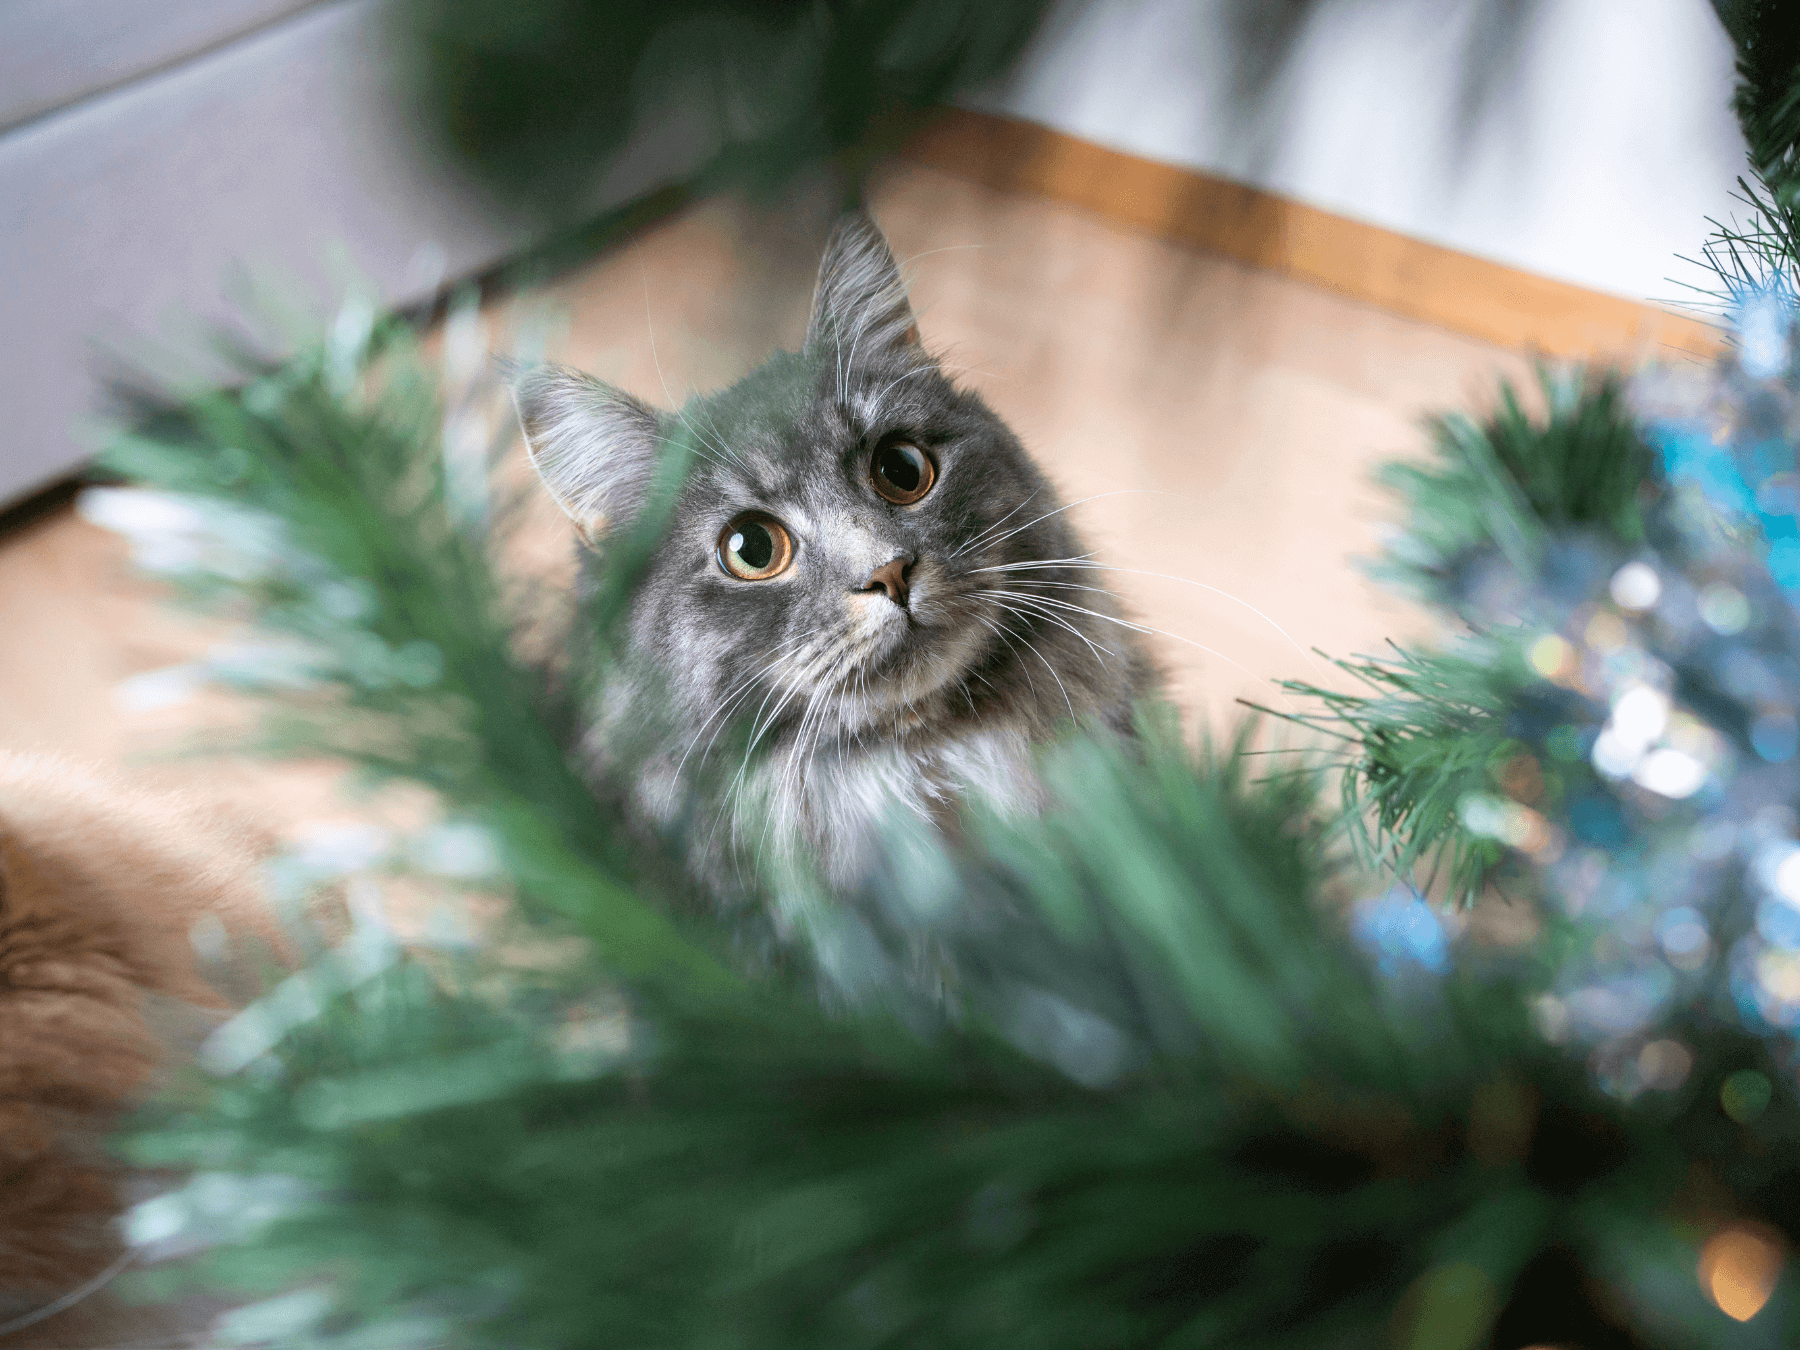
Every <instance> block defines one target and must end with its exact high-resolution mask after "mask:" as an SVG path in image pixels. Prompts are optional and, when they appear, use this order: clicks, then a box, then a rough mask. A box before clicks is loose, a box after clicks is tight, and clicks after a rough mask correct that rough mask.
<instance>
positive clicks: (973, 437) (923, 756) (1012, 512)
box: [512, 212, 1159, 891]
mask: <svg viewBox="0 0 1800 1350" xmlns="http://www.w3.org/2000/svg"><path fill="white" fill-rule="evenodd" d="M512 383H513V394H514V398H515V402H516V405H517V408H518V412H519V417H520V422H521V426H522V429H523V431H524V436H525V442H526V449H527V453H528V454H529V456H530V458H531V461H532V463H533V464H534V465H535V466H536V468H537V471H538V474H539V476H540V478H541V479H542V482H543V484H544V486H545V487H546V488H547V490H548V491H549V493H550V495H551V496H552V497H553V498H554V499H555V500H556V502H557V504H558V505H559V506H560V507H561V508H562V510H563V511H564V513H565V514H566V515H567V516H568V517H569V518H570V519H571V520H572V521H573V522H574V524H575V526H576V531H577V534H578V536H579V537H580V539H581V541H582V550H583V553H584V556H585V558H586V563H585V566H586V568H587V569H589V571H590V572H591V571H592V570H593V569H596V568H597V567H598V566H599V564H600V559H601V555H602V553H603V550H604V544H605V540H606V539H607V537H608V536H609V534H610V533H611V532H614V531H618V530H620V529H622V528H624V527H626V526H628V525H630V524H631V523H632V522H633V521H634V520H635V519H636V518H637V517H638V515H639V513H640V512H642V511H643V510H644V508H645V505H646V502H647V500H648V499H649V496H650V493H651V491H652V485H653V483H655V482H656V481H657V475H658V471H659V466H661V465H663V464H664V463H666V461H667V458H668V457H669V456H670V455H671V454H672V453H673V449H672V447H674V446H675V445H676V443H677V442H678V441H685V443H686V444H687V445H688V446H689V447H691V454H692V456H693V458H692V461H691V467H690V469H689V472H688V474H687V476H686V478H685V479H684V480H683V481H682V482H681V485H680V487H679V490H678V495H677V497H676V500H675V504H674V507H673V511H672V514H671V516H670V519H669V523H668V527H667V531H666V533H665V534H664V535H663V537H662V539H661V542H660V543H659V544H658V546H657V547H656V549H655V551H654V553H653V555H652V556H651V557H650V559H649V562H648V564H647V566H646V568H645V570H644V572H643V574H642V577H641V580H640V581H639V583H638V585H637V589H636V591H635V594H634V597H633V599H632V601H631V606H630V610H629V617H628V624H627V628H628V633H629V642H630V647H631V651H630V653H629V659H628V660H627V661H626V663H625V671H624V672H622V673H621V674H620V675H619V676H616V677H615V678H614V681H613V684H612V687H611V689H610V690H609V691H608V694H607V696H606V699H605V706H604V709H603V710H602V711H600V712H599V713H597V715H596V723H595V727H594V730H593V731H592V732H591V733H590V737H589V753H590V755H591V756H592V757H593V758H594V760H595V761H596V762H604V761H605V760H606V759H607V756H608V747H609V746H613V745H616V744H618V743H619V741H620V739H621V737H623V736H624V734H625V733H626V732H627V731H628V730H629V729H630V728H633V727H640V726H642V725H644V719H645V717H646V716H647V713H646V709H647V708H648V707H649V706H650V705H651V704H652V703H656V702H660V704H661V705H662V707H663V708H664V710H665V711H664V717H665V718H666V720H665V721H664V722H663V723H661V724H660V725H661V726H662V728H663V732H662V733H659V734H666V740H664V741H663V743H662V744H661V745H660V746H657V747H654V748H653V752H652V753H651V755H650V758H649V761H648V763H647V764H644V765H641V766H639V767H638V768H637V774H636V781H637V785H638V786H637V789H636V796H637V806H638V809H640V810H641V811H643V812H644V813H645V814H646V815H647V816H648V817H649V819H650V820H651V821H652V822H654V823H656V824H658V825H661V826H664V827H669V826H672V825H675V824H678V823H681V822H685V823H686V825H687V834H688V837H689V840H690V849H691V855H690V862H691V864H692V865H693V866H694V868H695V869H696V870H697V871H699V872H701V873H702V874H704V875H706V876H708V877H709V878H710V879H711V881H712V882H713V883H714V884H723V880H724V879H723V877H722V876H721V869H724V870H725V871H729V870H730V869H731V868H732V867H734V866H742V865H744V862H745V859H746V857H747V856H753V857H757V858H763V857H764V856H765V855H767V856H769V857H773V858H774V859H775V860H776V861H777V862H781V861H783V860H785V861H787V862H794V861H797V860H798V861H805V860H809V859H810V860H814V861H816V863H817V865H818V867H819V869H820V872H821V873H822V875H823V878H824V880H825V882H826V884H827V885H828V886H829V887H831V888H834V889H836V890H839V891H844V890H851V889H854V888H855V887H856V886H857V885H858V884H860V882H861V881H862V880H863V879H864V878H865V877H866V876H867V874H868V872H869V869H870V868H871V867H872V866H873V865H874V864H875V862H876V860H877V857H878V855H879V853H880V850H881V847H882V840H883V837H884V836H886V835H891V834H892V833H893V830H892V827H893V826H894V825H895V824H896V823H897V822H911V823H914V824H917V823H925V824H929V825H932V826H936V827H943V826H946V825H949V824H950V823H951V822H952V821H953V819H954V816H955V813H956V810H957V807H958V804H959V803H960V802H962V801H964V800H966V799H967V798H968V797H969V796H970V795H972V794H973V795H978V796H980V797H981V798H983V799H984V800H986V801H987V802H988V803H989V804H991V805H993V806H994V807H996V808H997V809H999V810H1001V811H1031V810H1035V809H1037V808H1038V807H1040V806H1041V804H1042V803H1041V796H1042V793H1041V790H1040V789H1039V787H1038V786H1037V780H1036V778H1035V776H1034V772H1033V767H1034V757H1035V752H1036V751H1037V750H1038V748H1039V747H1041V746H1043V745H1045V744H1046V743H1047V742H1050V741H1051V740H1053V739H1054V738H1056V737H1058V736H1059V735H1061V734H1063V733H1064V732H1066V731H1067V730H1068V729H1069V728H1070V727H1071V726H1080V727H1082V728H1085V729H1088V730H1090V731H1095V732H1099V733H1103V734H1112V735H1118V736H1126V737H1129V736H1131V735H1132V734H1133V728H1134V708H1135V707H1136V705H1138V704H1139V703H1140V702H1141V701H1142V700H1144V699H1146V698H1147V697H1149V696H1151V695H1152V694H1154V693H1155V692H1156V691H1157V688H1158V685H1159V676H1158V673H1157V671H1156V670H1155V668H1154V667H1153V665H1152V663H1151V661H1150V660H1149V658H1148V656H1147V655H1146V653H1145V652H1144V650H1143V648H1142V646H1141V645H1140V643H1139V642H1138V640H1137V629H1136V628H1135V627H1134V626H1133V625H1131V624H1130V623H1129V622H1128V621H1127V620H1125V619H1124V618H1123V617H1122V615H1121V612H1120V607H1119V605H1118V602H1117V601H1116V600H1115V599H1114V598H1113V596H1112V595H1111V594H1110V592H1108V591H1107V589H1106V588H1105V587H1103V586H1101V585H1099V584H1098V583H1097V582H1096V580H1095V576H1096V573H1095V570H1094V568H1093V566H1092V565H1091V564H1088V563H1086V559H1087V557H1088V556H1089V555H1088V552H1087V550H1086V549H1085V548H1084V547H1083V546H1082V544H1081V542H1080V540H1079V538H1078V537H1077V535H1076V532H1075V529H1074V527H1073V525H1072V524H1071V523H1070V521H1069V518H1068V514H1067V511H1068V508H1067V507H1066V506H1065V505H1064V504H1063V503H1062V502H1061V501H1060V500H1059V498H1058V496H1057V494H1056V491H1055V489H1054V488H1052V486H1051V485H1050V483H1049V481H1048V480H1047V479H1046V478H1045V476H1044V475H1043V473H1042V472H1041V471H1040V470H1039V469H1038V468H1037V466H1036V465H1035V464H1034V463H1033V462H1032V460H1031V459H1030V457H1029V456H1028V455H1027V453H1026V452H1025V450H1024V448H1023V447H1022V446H1021V444H1020V442H1019V440H1018V438H1017V437H1016V436H1015V435H1014V434H1013V433H1012V432H1011V431H1010V430H1009V429H1008V428H1007V426H1006V425H1005V423H1004V422H1002V421H1001V419H1000V418H999V417H998V416H997V415H996V414H995V413H994V412H993V411H992V410H991V409H990V408H989V407H988V406H987V404H986V403H984V402H983V401H982V399H981V398H980V397H979V396H978V395H976V394H974V393H972V392H970V391H968V390H965V389H959V388H958V387H957V386H956V385H954V384H953V383H952V382H951V380H950V378H949V377H948V376H947V375H946V374H945V372H944V370H943V368H942V366H941V365H940V364H939V362H938V361H936V360H934V359H933V358H932V357H931V356H930V355H929V354H928V353H927V352H926V350H925V349H924V347H923V346H922V345H921V342H920V338H919V332H918V326H917V323H916V320H915V318H914V315H913V311H912V308H911V305H910V303H909V301H908V299H907V296H906V291H905V287H904V285H903V283H902V279H901V275H900V272H899V269H898V267H897V266H896V264H895V261H894V257H893V254H892V252H891V251H890V249H889V247H888V244H887V242H886V240H885V239H884V237H883V236H882V234H881V232H880V230H879V229H878V228H877V227H876V226H875V224H874V222H873V221H872V220H871V219H870V218H869V217H868V216H867V215H866V214H865V213H862V212H853V213H850V214H848V215H846V216H845V217H843V218H842V219H841V220H840V221H839V222H838V224H837V226H836V228H835V229H834V231H833V233H832V236H831V238H830V240H829V242H828V244H827V246H826V251H825V254H824V257H823V259H822V261H821V263H820V267H819V273H818V281H817V285H816V287H815V291H814V296H813V305H812V313H811V318H810V320H809V323H808V327H807V332H806V338H805V342H804V345H803V347H802V349H801V350H800V351H799V352H798V353H792V352H781V353H778V354H776V355H775V356H774V357H773V358H772V359H770V360H769V361H768V362H767V363H765V364H764V365H763V366H761V367H760V368H759V369H757V370H755V371H754V372H752V373H751V374H750V375H748V376H746V377H745V378H744V379H742V380H741V381H739V382H738V383H737V384H736V385H734V386H732V387H731V388H729V389H726V390H725V391H723V392H722V393H718V394H714V395H712V396H710V397H703V398H696V399H694V400H691V401H690V402H689V403H688V405H687V406H686V407H684V408H683V409H682V410H680V411H679V412H676V413H666V412H659V411H656V410H654V409H652V408H650V407H648V406H646V405H645V404H644V403H642V402H640V401H639V400H637V399H635V398H633V397H632V396H630V395H628V394H626V393H624V392H622V391H621V390H618V389H616V388H613V387H611V386H609V385H607V384H604V383H602V382H601V381H599V380H596V379H593V378H591V377H589V376H587V375H584V374H581V373H579V372H576V371H574V370H571V369H568V368H566V367H562V366H558V365H554V364H546V365H541V366H537V367H534V368H531V369H529V370H526V371H524V372H522V373H518V374H516V375H515V377H514V379H513V382H512ZM731 722H738V723H742V724H744V725H747V726H748V728H749V731H748V733H747V734H748V739H749V742H750V744H749V747H748V749H747V750H745V751H744V753H743V754H742V756H741V757H740V756H738V755H736V754H734V755H732V756H731V759H730V762H728V763H727V764H726V765H725V766H724V769H723V771H722V772H720V773H719V774H718V775H717V778H718V782H717V784H716V785H715V786H714V788H713V790H712V792H711V793H710V794H709V793H708V792H707V791H705V790H704V788H703V787H702V784H703V781H704V779H705V774H704V773H703V772H702V770H701V768H700V766H701V765H702V764H703V763H705V762H706V761H707V760H708V758H709V756H710V754H711V752H712V750H713V748H714V747H715V746H718V745H720V744H723V743H729V738H727V737H725V736H722V735H721V729H722V728H723V727H724V726H725V725H726V724H727V723H731ZM721 841H722V842H721ZM725 855H729V858H726V857H725ZM765 860H766V859H765Z"/></svg>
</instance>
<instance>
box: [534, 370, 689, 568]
mask: <svg viewBox="0 0 1800 1350" xmlns="http://www.w3.org/2000/svg"><path fill="white" fill-rule="evenodd" d="M511 387H512V396H513V404H514V406H515V407H517V408H518V410H519V425H520V427H521V428H522V429H523V430H524V432H525V450H526V453H527V454H529V455H530V457H531V463H532V467H533V468H535V469H536V470H537V472H538V477H539V478H541V479H542V480H543V482H544V486H545V487H546V488H547V489H548V490H549V492H550V496H551V497H552V498H553V499H554V500H555V502H556V504H557V505H558V506H560V507H561V508H562V509H563V514H565V515H566V516H568V518H569V519H570V520H571V521H573V522H574V523H575V528H576V530H577V531H579V532H580V534H581V537H582V538H583V539H584V540H585V541H587V542H588V543H589V544H595V543H598V542H599V540H600V538H601V536H602V535H604V534H605V533H606V532H607V531H608V530H611V529H616V528H618V527H619V526H621V525H625V524H627V523H629V522H630V521H631V519H632V518H633V517H634V516H636V515H637V513H638V511H639V510H641V509H642V507H643V505H644V496H645V494H646V493H647V492H648V491H649V489H650V482H651V479H652V478H653V477H654V476H655V473H656V459H657V449H658V446H659V445H660V444H661V440H662V429H661V426H660V424H659V423H658V421H657V417H656V413H655V412H654V411H653V410H651V409H650V408H647V407H645V406H644V405H643V404H642V403H640V402H638V401H637V400H636V399H634V398H633V397H631V395H630V394H627V393H625V392H624V391H623V390H621V389H615V388H613V387H612V386H611V385H610V384H606V383H604V382H602V381H600V380H596V379H594V378H593V377H592V376H591V375H583V374H582V373H581V372H580V371H578V370H571V369H569V367H567V366H559V365H555V364H551V363H546V364H544V365H540V366H532V367H530V368H528V369H526V370H523V371H520V372H519V373H518V374H516V375H514V376H513V377H512V379H511Z"/></svg>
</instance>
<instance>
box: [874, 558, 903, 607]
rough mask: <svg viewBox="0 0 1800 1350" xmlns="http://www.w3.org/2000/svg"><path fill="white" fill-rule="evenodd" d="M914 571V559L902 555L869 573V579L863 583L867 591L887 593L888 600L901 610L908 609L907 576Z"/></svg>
mask: <svg viewBox="0 0 1800 1350" xmlns="http://www.w3.org/2000/svg"><path fill="white" fill-rule="evenodd" d="M910 571H912V559H911V558H909V557H907V556H906V555H905V554H901V555H900V556H899V557H898V558H895V559H894V560H893V561H892V562H885V563H883V564H882V565H881V566H880V567H877V568H876V569H875V570H874V571H873V572H871V573H869V579H868V580H867V581H866V582H864V583H863V589H864V590H865V591H886V592H887V597H888V599H890V600H892V601H893V602H894V603H895V604H896V605H898V606H900V608H901V609H905V608H906V596H907V588H906V574H907V573H908V572H910Z"/></svg>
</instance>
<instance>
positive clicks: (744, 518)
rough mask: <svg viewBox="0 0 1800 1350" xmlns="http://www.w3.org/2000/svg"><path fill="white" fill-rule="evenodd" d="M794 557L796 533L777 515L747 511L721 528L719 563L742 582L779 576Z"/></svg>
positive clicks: (765, 579)
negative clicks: (776, 516) (794, 534)
mask: <svg viewBox="0 0 1800 1350" xmlns="http://www.w3.org/2000/svg"><path fill="white" fill-rule="evenodd" d="M793 560H794V540H793V536H792V535H790V534H789V533H788V532H787V527H786V526H785V525H783V524H782V523H781V522H780V521H779V520H777V519H775V517H774V516H766V515H764V514H763V513H762V512H761V511H746V512H744V514H743V515H741V516H734V517H733V518H732V521H731V523H730V524H729V525H727V526H726V527H725V528H724V529H723V530H720V531H719V566H720V567H723V568H724V569H725V570H726V571H727V572H729V573H731V575H732V576H734V577H736V578H737V579H738V580H739V581H767V580H768V579H769V578H770V577H778V576H780V575H781V574H782V573H783V572H785V571H787V568H788V564H789V563H791V562H792V561H793Z"/></svg>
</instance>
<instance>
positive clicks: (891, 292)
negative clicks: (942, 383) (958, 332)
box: [806, 211, 919, 358]
mask: <svg viewBox="0 0 1800 1350" xmlns="http://www.w3.org/2000/svg"><path fill="white" fill-rule="evenodd" d="M918 340H919V328H918V324H917V322H916V321H915V320H914V319H913V312H912V306H911V305H910V304H908V303H907V300H906V286H905V283H903V282H902V281H901V280H900V269H899V267H897V266H896V265H895V263H894V255H893V253H892V252H890V251H889V249H888V245H887V240H886V239H884V238H883V237H882V234H881V231H880V230H879V229H878V228H877V227H876V225H875V222H874V221H873V220H871V219H869V216H868V214H867V213H866V212H863V211H851V212H848V213H846V214H845V215H844V216H843V217H842V218H841V219H840V220H839V221H838V223H837V227H836V228H835V229H834V230H832V232H831V240H830V242H829V243H827V244H826V245H825V257H824V258H823V259H822V260H821V261H820V263H819V280H818V284H817V286H815V287H814V289H813V307H812V319H811V321H810V322H808V324H807V326H806V345H807V347H808V348H818V347H835V348H836V350H837V351H838V352H839V353H841V354H843V355H844V356H845V357H846V358H853V357H854V356H855V355H856V354H857V353H859V352H861V353H867V354H873V353H875V352H879V351H882V350H885V349H888V348H893V347H900V346H905V345H907V344H914V343H917V342H918Z"/></svg>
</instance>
